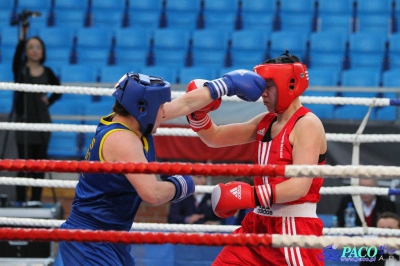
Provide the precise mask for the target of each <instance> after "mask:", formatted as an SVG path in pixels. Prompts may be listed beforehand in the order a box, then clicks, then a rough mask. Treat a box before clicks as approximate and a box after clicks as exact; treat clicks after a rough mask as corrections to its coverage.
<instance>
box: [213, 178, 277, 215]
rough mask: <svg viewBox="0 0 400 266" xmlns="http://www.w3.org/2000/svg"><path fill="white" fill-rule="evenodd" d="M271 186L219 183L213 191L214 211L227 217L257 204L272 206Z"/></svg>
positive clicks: (235, 182)
mask: <svg viewBox="0 0 400 266" xmlns="http://www.w3.org/2000/svg"><path fill="white" fill-rule="evenodd" d="M272 198H273V197H272V189H271V186H270V185H268V184H266V185H261V186H255V187H253V186H251V185H249V184H247V183H244V182H237V181H234V182H229V183H227V184H218V185H216V186H215V187H214V189H213V191H212V193H211V204H212V207H213V210H214V213H215V214H216V215H217V216H218V217H221V218H227V217H229V216H232V215H234V214H235V213H236V211H237V210H241V209H248V208H255V207H256V206H257V205H259V206H263V207H267V208H270V207H271V199H272Z"/></svg>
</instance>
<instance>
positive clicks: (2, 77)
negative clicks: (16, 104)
mask: <svg viewBox="0 0 400 266" xmlns="http://www.w3.org/2000/svg"><path fill="white" fill-rule="evenodd" d="M10 63H11V61H10ZM0 82H14V74H13V72H12V64H4V63H3V64H0Z"/></svg>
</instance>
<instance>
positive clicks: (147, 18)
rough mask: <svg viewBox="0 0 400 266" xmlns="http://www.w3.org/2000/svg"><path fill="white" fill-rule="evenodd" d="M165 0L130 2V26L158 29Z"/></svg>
mask: <svg viewBox="0 0 400 266" xmlns="http://www.w3.org/2000/svg"><path fill="white" fill-rule="evenodd" d="M163 2H164V1H163V0H143V1H130V2H129V18H130V22H129V25H130V27H141V28H148V29H156V28H158V27H159V24H160V15H161V10H162V9H163Z"/></svg>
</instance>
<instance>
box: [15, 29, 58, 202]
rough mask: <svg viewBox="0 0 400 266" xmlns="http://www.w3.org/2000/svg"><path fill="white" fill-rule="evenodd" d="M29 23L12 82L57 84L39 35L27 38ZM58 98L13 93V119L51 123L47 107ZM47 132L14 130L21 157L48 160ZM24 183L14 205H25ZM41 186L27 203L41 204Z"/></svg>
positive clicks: (38, 175)
mask: <svg viewBox="0 0 400 266" xmlns="http://www.w3.org/2000/svg"><path fill="white" fill-rule="evenodd" d="M28 28H29V26H27V25H23V26H22V27H21V32H20V36H19V42H18V45H17V48H16V51H15V55H14V60H13V72H14V81H15V82H16V83H29V84H44V85H60V81H59V80H58V78H57V76H56V75H55V74H54V72H53V71H52V70H51V69H50V68H49V67H46V66H44V65H43V63H44V62H45V60H46V49H45V45H44V43H43V41H42V40H41V39H40V38H39V37H36V36H35V37H31V38H29V39H26V35H27V32H28ZM60 97H61V94H56V93H53V94H51V96H50V97H49V98H47V95H46V94H45V93H36V92H19V91H16V92H14V106H13V111H14V112H15V122H24V123H51V118H50V113H49V107H50V106H51V105H52V104H53V103H54V102H55V101H57V100H58V99H59V98H60ZM50 134H51V133H50V132H39V131H16V142H17V147H18V154H19V158H20V159H35V160H38V159H47V148H48V146H49V141H50ZM18 176H20V177H31V178H37V179H43V178H44V173H27V172H25V173H24V172H22V173H19V174H18ZM26 192H27V188H26V187H25V186H17V189H16V193H17V195H16V205H22V206H24V205H26V204H27V199H26V197H27V196H26ZM41 194H42V188H41V187H32V193H31V199H30V202H28V205H31V206H32V205H34V206H40V205H41Z"/></svg>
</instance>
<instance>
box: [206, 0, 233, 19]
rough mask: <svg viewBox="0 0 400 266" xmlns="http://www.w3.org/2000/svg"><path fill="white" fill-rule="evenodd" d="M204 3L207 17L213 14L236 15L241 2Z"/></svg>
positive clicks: (211, 0) (211, 1) (224, 0)
mask: <svg viewBox="0 0 400 266" xmlns="http://www.w3.org/2000/svg"><path fill="white" fill-rule="evenodd" d="M203 2H204V12H205V14H206V15H208V14H213V15H214V16H215V15H217V14H220V15H222V14H236V12H237V10H238V8H239V1H238V0H235V1H232V0H220V1H214V0H203Z"/></svg>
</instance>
